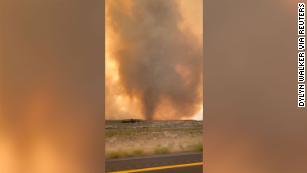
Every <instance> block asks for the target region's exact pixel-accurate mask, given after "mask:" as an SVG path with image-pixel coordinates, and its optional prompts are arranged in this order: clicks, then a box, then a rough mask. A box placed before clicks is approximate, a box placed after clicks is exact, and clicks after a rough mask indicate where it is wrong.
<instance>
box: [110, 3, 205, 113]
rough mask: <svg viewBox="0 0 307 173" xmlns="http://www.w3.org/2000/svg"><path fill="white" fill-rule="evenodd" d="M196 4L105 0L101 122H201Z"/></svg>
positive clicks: (198, 5) (199, 33) (199, 27)
mask: <svg viewBox="0 0 307 173" xmlns="http://www.w3.org/2000/svg"><path fill="white" fill-rule="evenodd" d="M202 16H203V13H202V0H194V1H185V0H168V1H165V0H146V1H143V0H107V1H106V53H105V55H106V73H105V74H106V83H105V85H106V90H105V91H106V92H105V94H106V99H105V100H106V119H123V118H145V119H191V118H192V119H196V118H197V119H201V117H200V116H199V114H200V113H201V111H202V21H203V20H202Z"/></svg>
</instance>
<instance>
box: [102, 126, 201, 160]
mask: <svg viewBox="0 0 307 173" xmlns="http://www.w3.org/2000/svg"><path fill="white" fill-rule="evenodd" d="M202 125H203V124H202V121H192V120H182V121H180V120H179V121H143V120H125V121H123V120H122V121H106V157H107V159H112V158H124V157H135V156H142V155H155V154H167V153H176V152H201V151H202V149H203V145H202Z"/></svg>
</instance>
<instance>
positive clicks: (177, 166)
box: [109, 162, 203, 173]
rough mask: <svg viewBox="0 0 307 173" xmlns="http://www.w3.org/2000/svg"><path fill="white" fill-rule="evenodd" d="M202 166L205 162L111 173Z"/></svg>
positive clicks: (132, 172)
mask: <svg viewBox="0 0 307 173" xmlns="http://www.w3.org/2000/svg"><path fill="white" fill-rule="evenodd" d="M200 165H203V162H197V163H188V164H181V165H169V166H159V167H152V168H144V169H134V170H126V171H115V172H109V173H135V172H146V171H156V170H162V169H172V168H183V167H190V166H200Z"/></svg>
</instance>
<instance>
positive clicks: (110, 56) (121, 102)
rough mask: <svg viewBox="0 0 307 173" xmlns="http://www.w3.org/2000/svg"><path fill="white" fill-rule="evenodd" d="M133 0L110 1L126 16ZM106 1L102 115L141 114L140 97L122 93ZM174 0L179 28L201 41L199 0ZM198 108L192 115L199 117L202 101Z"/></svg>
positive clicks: (138, 115)
mask: <svg viewBox="0 0 307 173" xmlns="http://www.w3.org/2000/svg"><path fill="white" fill-rule="evenodd" d="M133 1H134V0H125V1H121V0H118V1H117V2H120V3H117V2H116V1H114V0H112V3H114V4H116V3H117V4H116V5H118V6H117V8H118V9H119V10H123V11H125V13H126V15H128V16H129V15H130V14H129V13H130V12H129V9H130V8H131V4H132V3H133ZM110 2H111V1H110V0H107V1H106V119H122V118H131V117H133V118H143V117H142V115H141V114H142V113H141V108H140V101H139V100H138V99H134V98H131V97H130V96H129V95H127V94H125V92H124V91H123V90H124V89H123V87H122V86H121V84H120V75H119V67H118V64H117V62H116V60H115V59H114V52H113V50H114V47H118V46H119V45H118V44H117V43H116V42H115V41H114V40H116V39H117V37H118V35H117V33H116V31H114V30H113V29H112V27H111V26H110V25H111V24H110V23H112V21H110V19H109V18H108V10H109V7H108V6H110V4H111V3H110ZM176 2H177V3H178V5H179V10H180V14H181V16H182V19H183V20H182V21H181V23H180V28H181V29H182V30H190V31H191V32H192V33H193V34H194V36H195V37H196V40H194V41H195V42H197V44H199V45H202V38H203V37H202V32H203V9H202V7H203V5H202V3H203V2H202V0H193V1H191V0H177V1H176ZM114 4H113V5H114ZM136 27H137V26H136ZM125 46H127V45H125ZM198 110H199V111H198V113H196V114H195V116H194V118H193V119H202V116H201V114H202V103H200V104H199V108H198ZM170 111H171V110H170ZM188 119H189V118H188Z"/></svg>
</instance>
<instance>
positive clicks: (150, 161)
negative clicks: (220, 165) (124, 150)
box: [106, 153, 203, 173]
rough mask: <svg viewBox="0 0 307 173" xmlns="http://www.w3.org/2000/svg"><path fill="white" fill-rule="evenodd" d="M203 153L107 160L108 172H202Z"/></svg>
mask: <svg viewBox="0 0 307 173" xmlns="http://www.w3.org/2000/svg"><path fill="white" fill-rule="evenodd" d="M202 170H203V169H202V153H180V154H168V155H158V156H147V157H135V158H127V159H114V160H107V161H106V172H107V173H141V172H143V173H202V172H203V171H202Z"/></svg>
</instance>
